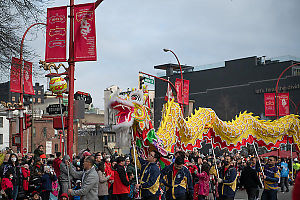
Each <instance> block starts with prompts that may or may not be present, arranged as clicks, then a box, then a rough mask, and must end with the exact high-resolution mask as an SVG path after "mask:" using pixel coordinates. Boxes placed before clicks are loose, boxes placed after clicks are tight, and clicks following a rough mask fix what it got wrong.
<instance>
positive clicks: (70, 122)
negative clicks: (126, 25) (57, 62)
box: [64, 0, 103, 159]
mask: <svg viewBox="0 0 300 200" xmlns="http://www.w3.org/2000/svg"><path fill="white" fill-rule="evenodd" d="M102 1H103V0H97V1H96V2H95V9H96V8H97V7H98V6H99V5H100V3H101V2H102ZM69 17H70V38H69V60H68V64H69V68H68V77H69V95H68V131H67V154H68V155H69V156H70V158H71V159H72V155H73V140H74V138H73V132H74V130H73V119H74V118H73V113H74V110H73V105H74V71H75V61H74V0H70V16H69ZM64 142H66V141H64Z"/></svg>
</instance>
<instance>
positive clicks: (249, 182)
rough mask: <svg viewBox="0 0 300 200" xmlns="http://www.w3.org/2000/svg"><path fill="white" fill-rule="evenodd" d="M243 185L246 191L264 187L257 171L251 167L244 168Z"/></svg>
mask: <svg viewBox="0 0 300 200" xmlns="http://www.w3.org/2000/svg"><path fill="white" fill-rule="evenodd" d="M240 180H241V185H242V186H244V187H245V189H249V188H258V187H260V188H261V187H262V185H261V182H260V180H259V178H258V176H257V171H256V170H255V169H252V168H251V167H250V166H247V167H245V168H244V170H243V171H242V174H241V179H240Z"/></svg>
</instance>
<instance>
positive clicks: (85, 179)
mask: <svg viewBox="0 0 300 200" xmlns="http://www.w3.org/2000/svg"><path fill="white" fill-rule="evenodd" d="M70 174H71V175H72V176H73V177H74V178H76V179H81V184H82V185H81V189H79V190H73V191H72V193H71V195H72V196H80V200H98V183H99V176H98V173H97V172H96V170H95V167H94V166H93V167H92V168H91V169H89V170H87V171H76V170H75V167H74V166H70Z"/></svg>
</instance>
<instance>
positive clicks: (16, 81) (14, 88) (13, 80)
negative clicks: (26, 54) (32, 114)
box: [10, 57, 22, 93]
mask: <svg viewBox="0 0 300 200" xmlns="http://www.w3.org/2000/svg"><path fill="white" fill-rule="evenodd" d="M21 66H22V61H21V60H20V59H18V58H15V57H12V61H11V69H10V91H11V92H17V93H21V92H22V91H21Z"/></svg>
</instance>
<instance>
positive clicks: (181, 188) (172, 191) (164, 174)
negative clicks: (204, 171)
mask: <svg viewBox="0 0 300 200" xmlns="http://www.w3.org/2000/svg"><path fill="white" fill-rule="evenodd" d="M173 167H174V163H172V164H171V165H169V166H167V167H165V168H164V169H163V170H161V175H160V180H161V182H162V183H163V184H164V185H165V186H167V191H166V199H172V198H173V199H176V198H178V197H182V196H185V195H188V196H189V197H190V199H192V198H191V197H192V195H193V194H194V187H193V183H192V175H191V173H190V171H189V170H188V168H187V167H185V166H183V167H182V168H181V169H180V170H178V171H177V173H176V175H175V176H173Z"/></svg>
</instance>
